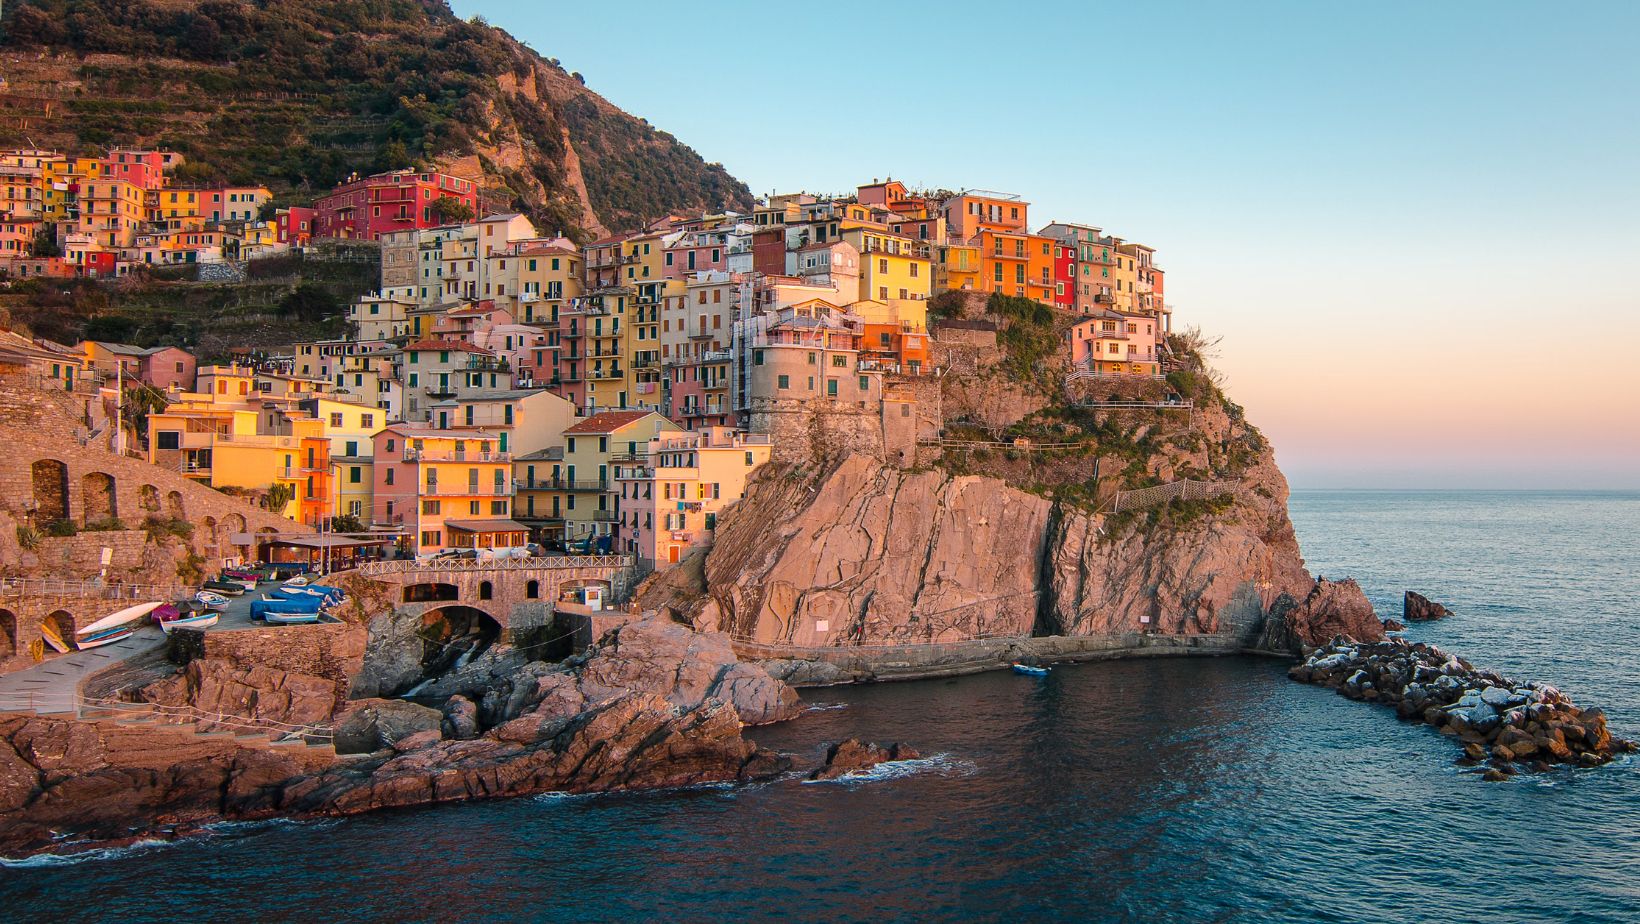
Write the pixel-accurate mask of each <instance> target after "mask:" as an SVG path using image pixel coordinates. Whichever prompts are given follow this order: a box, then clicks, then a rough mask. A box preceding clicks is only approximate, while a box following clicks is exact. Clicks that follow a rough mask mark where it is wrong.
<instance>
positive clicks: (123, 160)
mask: <svg viewBox="0 0 1640 924" xmlns="http://www.w3.org/2000/svg"><path fill="white" fill-rule="evenodd" d="M181 162H182V158H181V156H180V155H177V154H172V153H169V152H165V151H133V150H125V149H115V150H113V151H110V152H108V156H107V157H104V158H103V159H102V162H101V164H100V166H101V167H102V175H103V178H104V179H111V180H124V181H125V182H127V183H131V184H133V185H135V186H139V187H141V188H143V189H159V188H160V187H162V186H164V185H165V171H166V170H168V169H170V168H171V167H174V166H176V165H177V164H179V163H181Z"/></svg>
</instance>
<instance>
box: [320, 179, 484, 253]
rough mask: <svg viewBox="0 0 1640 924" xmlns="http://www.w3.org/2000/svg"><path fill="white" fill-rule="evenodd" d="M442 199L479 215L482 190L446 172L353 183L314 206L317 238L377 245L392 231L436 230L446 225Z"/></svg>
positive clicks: (342, 187) (352, 181)
mask: <svg viewBox="0 0 1640 924" xmlns="http://www.w3.org/2000/svg"><path fill="white" fill-rule="evenodd" d="M440 199H454V200H455V201H456V202H459V203H461V204H462V205H465V206H467V208H468V209H470V210H472V212H473V214H475V215H476V214H477V213H478V186H477V184H475V183H474V182H473V181H472V180H464V179H462V178H460V177H456V176H451V175H449V174H447V173H417V172H416V171H414V170H398V171H395V172H393V173H378V174H376V175H375V176H368V177H364V178H363V179H360V178H357V177H355V178H353V179H351V180H349V181H348V182H345V183H343V184H342V185H340V186H338V187H336V190H335V191H334V192H332V193H331V194H330V195H328V196H325V197H324V198H322V199H320V200H319V201H318V202H316V203H314V211H315V212H316V213H317V214H316V216H315V218H314V230H313V236H314V237H346V238H359V239H362V240H368V241H374V240H377V239H379V238H380V237H381V236H382V235H383V234H387V233H388V232H391V231H408V230H411V229H414V228H436V227H438V226H440V225H443V224H446V222H445V221H444V219H442V218H440V217H439V213H438V212H437V211H436V210H435V209H434V207H433V206H434V204H435V203H436V202H438V200H440Z"/></svg>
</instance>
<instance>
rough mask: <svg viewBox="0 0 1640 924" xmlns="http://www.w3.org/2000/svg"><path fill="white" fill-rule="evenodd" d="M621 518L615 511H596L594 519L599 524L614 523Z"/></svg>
mask: <svg viewBox="0 0 1640 924" xmlns="http://www.w3.org/2000/svg"><path fill="white" fill-rule="evenodd" d="M619 518H620V514H618V513H616V512H615V511H613V510H594V511H592V519H593V520H595V521H597V522H599V523H613V522H615V521H616V520H617V519H619Z"/></svg>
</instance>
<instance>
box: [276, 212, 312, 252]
mask: <svg viewBox="0 0 1640 924" xmlns="http://www.w3.org/2000/svg"><path fill="white" fill-rule="evenodd" d="M318 217H319V213H318V212H317V211H315V210H313V209H309V208H302V207H300V206H294V205H293V206H291V207H290V208H288V209H280V210H279V211H278V213H277V214H275V215H274V218H273V226H274V229H275V230H276V232H277V233H278V235H279V242H280V243H282V244H290V245H291V246H293V247H301V246H302V245H303V244H306V243H307V242H308V240H309V239H311V238H312V237H313V225H314V222H316V221H317V220H318Z"/></svg>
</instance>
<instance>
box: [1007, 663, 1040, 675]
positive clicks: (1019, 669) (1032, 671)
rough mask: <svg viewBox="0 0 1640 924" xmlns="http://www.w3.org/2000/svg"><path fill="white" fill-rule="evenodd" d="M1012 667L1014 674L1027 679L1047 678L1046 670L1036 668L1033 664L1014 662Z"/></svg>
mask: <svg viewBox="0 0 1640 924" xmlns="http://www.w3.org/2000/svg"><path fill="white" fill-rule="evenodd" d="M1013 667H1014V673H1016V674H1024V675H1025V676H1027V677H1046V676H1048V669H1047V668H1045V667H1037V666H1036V665H1034V664H1020V663H1019V662H1017V661H1016V662H1014V665H1013Z"/></svg>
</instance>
